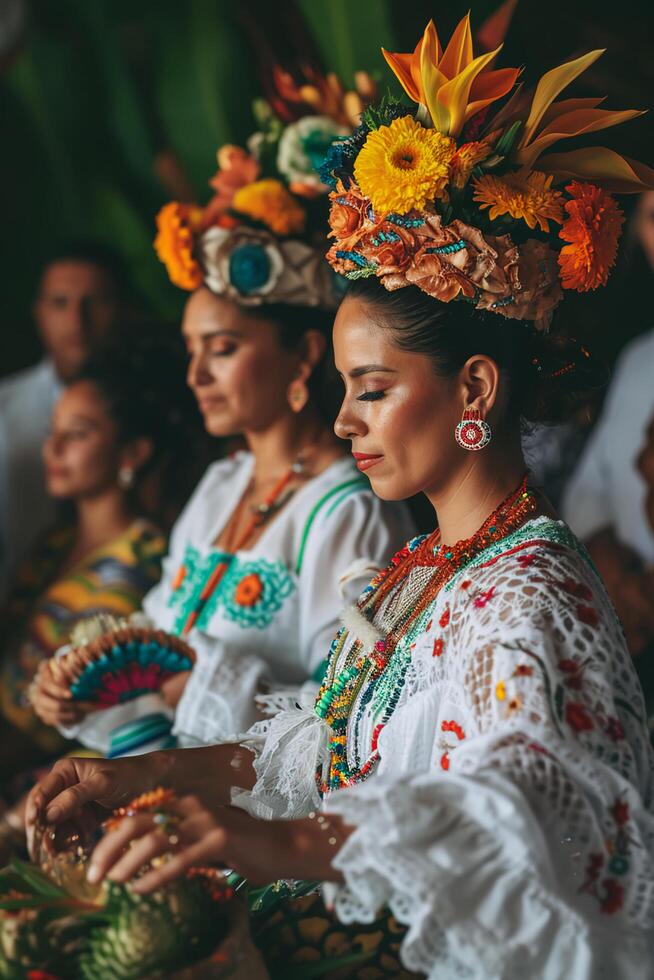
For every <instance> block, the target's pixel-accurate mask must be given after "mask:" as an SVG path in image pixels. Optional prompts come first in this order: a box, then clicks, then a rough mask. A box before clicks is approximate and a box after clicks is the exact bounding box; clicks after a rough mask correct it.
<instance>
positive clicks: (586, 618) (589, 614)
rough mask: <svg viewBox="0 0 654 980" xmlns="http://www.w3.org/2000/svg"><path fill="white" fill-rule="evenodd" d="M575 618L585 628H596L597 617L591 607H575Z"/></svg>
mask: <svg viewBox="0 0 654 980" xmlns="http://www.w3.org/2000/svg"><path fill="white" fill-rule="evenodd" d="M577 616H578V617H579V619H580V620H581V622H582V623H585V624H586V626H597V624H598V623H599V616H598V615H597V611H596V610H595V609H593V607H592V606H577Z"/></svg>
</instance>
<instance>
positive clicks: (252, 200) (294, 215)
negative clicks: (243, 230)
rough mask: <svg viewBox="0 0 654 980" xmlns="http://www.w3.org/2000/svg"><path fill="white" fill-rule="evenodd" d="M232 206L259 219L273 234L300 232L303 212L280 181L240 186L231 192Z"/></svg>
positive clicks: (260, 181) (265, 181) (261, 181)
mask: <svg viewBox="0 0 654 980" xmlns="http://www.w3.org/2000/svg"><path fill="white" fill-rule="evenodd" d="M232 207H233V209H234V210H235V211H238V212H239V214H245V215H247V216H248V217H249V218H253V219H254V221H261V222H262V223H263V224H264V225H267V226H268V228H270V230H271V231H272V232H274V233H275V234H276V235H292V234H300V233H301V232H302V231H303V230H304V225H305V222H306V218H307V216H306V212H305V211H304V208H302V207H301V206H300V204H299V203H298V201H297V200H296V199H295V198H294V197H293V195H292V194H290V193H289V192H288V191H287V190H286V188H285V187H284V185H283V184H282V182H281V181H279V180H273V179H272V178H268V179H266V180H257V181H255V182H254V183H253V184H248V185H247V186H246V187H242V188H241V189H240V190H238V191H236V193H235V194H234V199H233V201H232Z"/></svg>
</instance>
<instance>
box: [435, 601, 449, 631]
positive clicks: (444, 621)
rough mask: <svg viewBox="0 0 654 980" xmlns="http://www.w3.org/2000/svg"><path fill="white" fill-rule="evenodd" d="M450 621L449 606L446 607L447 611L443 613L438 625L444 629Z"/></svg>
mask: <svg viewBox="0 0 654 980" xmlns="http://www.w3.org/2000/svg"><path fill="white" fill-rule="evenodd" d="M449 621H450V607H449V606H447V607H446V609H445V612H444V613H443V615H442V616H441V618H440V619H439V620H438V625H439V626H440V628H441V629H443V630H444V629H445V627H446V626H447V625H448V623H449Z"/></svg>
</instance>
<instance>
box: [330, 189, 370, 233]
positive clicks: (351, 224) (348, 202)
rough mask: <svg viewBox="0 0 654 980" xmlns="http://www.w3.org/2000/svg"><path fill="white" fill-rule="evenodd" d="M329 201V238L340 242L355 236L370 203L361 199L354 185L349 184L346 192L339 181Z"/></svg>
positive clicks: (365, 199)
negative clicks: (330, 203)
mask: <svg viewBox="0 0 654 980" xmlns="http://www.w3.org/2000/svg"><path fill="white" fill-rule="evenodd" d="M329 199H330V201H331V202H332V205H331V208H330V211H329V226H330V228H331V232H330V234H329V237H330V238H337V239H339V240H341V239H343V238H349V237H350V236H351V235H354V234H356V232H357V231H359V229H360V228H361V226H362V225H363V223H364V221H365V217H366V212H367V210H368V208H369V207H370V201H369V200H368V199H367V198H365V197H363V195H362V194H361V191H360V190H359V188H358V187H357V186H356V184H354V183H353V184H350V187H349V188H348V189H347V190H346V189H345V187H344V186H343V184H342V182H341V181H340V180H339V182H338V184H337V185H336V190H335V191H332V193H331V194H330V195H329Z"/></svg>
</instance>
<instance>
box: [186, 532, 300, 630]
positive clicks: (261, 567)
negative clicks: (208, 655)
mask: <svg viewBox="0 0 654 980" xmlns="http://www.w3.org/2000/svg"><path fill="white" fill-rule="evenodd" d="M221 562H227V563H228V564H229V567H228V569H227V571H226V572H225V575H224V577H223V579H222V581H221V582H220V584H219V585H218V588H217V589H216V590H215V591H214V592H213V593H212V595H211V596H210V597H209V599H208V600H207V602H206V605H205V606H204V608H203V609H202V611H201V612H200V615H199V616H198V619H197V622H196V627H197V628H198V629H206V628H207V626H208V624H209V623H210V622H211V620H212V619H213V617H214V616H215V615H216V614H217V613H218V612H221V613H222V614H223V615H224V616H225V618H226V619H229V620H231V621H232V622H234V623H237V624H238V625H239V626H242V627H243V628H244V629H253V628H254V629H266V628H267V627H268V626H269V625H270V623H271V622H272V620H273V618H274V616H275V613H277V612H278V611H279V610H280V609H281V608H282V606H283V604H284V601H285V600H286V599H287V598H288V596H290V595H291V594H292V593H293V592H294V591H295V588H296V585H295V581H294V579H293V577H292V576H291V574H290V572H289V571H288V569H287V568H286V566H285V565H283V564H282V562H279V561H277V562H271V561H267V560H266V559H264V558H257V559H253V560H251V561H244V562H242V561H240V560H239V559H238V557H236V556H234V555H228V554H225V553H223V552H219V551H211V552H209V553H208V554H206V555H202V554H201V553H200V551H199V550H198V549H197V548H194V547H193V546H192V545H188V546H187V548H186V552H185V555H184V562H183V568H184V575H183V576H178V577H177V579H176V584H177V588H176V589H175V590H174V591H173V592H172V595H171V596H170V599H169V600H168V605H169V607H171V608H175V609H176V614H175V622H174V632H175V633H179V632H180V631H181V630H182V629H183V627H184V624H185V622H186V620H187V618H188V616H189V614H190V612H191V611H192V610H193V609H194V608H195V606H196V605H197V604H198V600H199V597H200V594H201V592H202V589H203V588H204V586H205V584H206V582H207V580H208V579H209V577H210V576H211V574H212V573H213V571H214V569H215V568H216V566H217V565H218V564H219V563H221Z"/></svg>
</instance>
